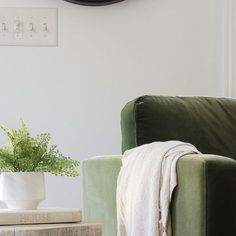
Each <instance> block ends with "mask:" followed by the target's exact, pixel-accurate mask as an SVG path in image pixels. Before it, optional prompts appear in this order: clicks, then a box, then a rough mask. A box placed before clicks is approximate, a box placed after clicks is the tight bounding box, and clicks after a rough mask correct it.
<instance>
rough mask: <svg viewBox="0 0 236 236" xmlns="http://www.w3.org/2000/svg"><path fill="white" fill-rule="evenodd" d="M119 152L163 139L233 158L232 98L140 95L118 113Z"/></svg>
mask: <svg viewBox="0 0 236 236" xmlns="http://www.w3.org/2000/svg"><path fill="white" fill-rule="evenodd" d="M121 130H122V151H123V152H124V151H125V150H127V149H131V148H133V147H136V146H139V145H142V144H146V143H150V142H154V141H167V140H180V141H183V142H189V143H192V144H193V145H195V146H196V147H197V148H198V150H199V151H201V152H202V153H207V154H217V155H222V156H227V157H231V158H233V159H236V99H228V98H212V97H168V96H142V97H139V98H137V99H135V100H133V101H131V102H129V103H127V104H126V106H125V107H124V109H123V110H122V112H121Z"/></svg>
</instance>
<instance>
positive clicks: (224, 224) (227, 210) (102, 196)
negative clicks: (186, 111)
mask: <svg viewBox="0 0 236 236" xmlns="http://www.w3.org/2000/svg"><path fill="white" fill-rule="evenodd" d="M120 167H121V156H110V157H108V156H107V157H96V158H92V159H89V160H86V161H84V162H83V196H84V219H85V220H87V221H96V222H100V223H102V224H103V235H104V236H116V234H117V232H116V230H117V222H116V182H117V177H118V174H119V170H120ZM177 176H178V186H177V187H176V189H175V191H174V195H173V198H172V204H171V215H172V228H173V234H172V235H173V236H222V235H225V236H233V235H236V161H234V160H232V159H229V158H226V157H221V156H215V155H202V154H200V155H199V154H192V155H186V156H183V157H182V158H180V160H179V161H178V163H177Z"/></svg>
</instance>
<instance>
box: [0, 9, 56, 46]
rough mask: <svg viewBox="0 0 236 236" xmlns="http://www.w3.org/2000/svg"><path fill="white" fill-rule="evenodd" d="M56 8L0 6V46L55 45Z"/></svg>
mask: <svg viewBox="0 0 236 236" xmlns="http://www.w3.org/2000/svg"><path fill="white" fill-rule="evenodd" d="M57 45H58V10H57V9H56V8H0V46H57Z"/></svg>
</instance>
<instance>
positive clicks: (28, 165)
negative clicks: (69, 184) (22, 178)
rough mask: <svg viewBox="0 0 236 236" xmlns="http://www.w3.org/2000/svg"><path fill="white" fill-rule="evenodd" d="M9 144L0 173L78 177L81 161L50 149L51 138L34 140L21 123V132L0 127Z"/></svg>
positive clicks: (3, 152) (2, 150)
mask: <svg viewBox="0 0 236 236" xmlns="http://www.w3.org/2000/svg"><path fill="white" fill-rule="evenodd" d="M0 128H1V129H2V130H3V131H4V132H5V133H6V134H7V136H8V139H9V141H10V142H9V143H8V144H7V145H5V146H3V147H2V148H0V172H48V173H51V174H53V175H64V176H71V177H75V176H78V175H79V170H78V167H79V165H80V162H79V161H76V160H73V159H71V158H70V157H66V156H64V155H62V154H61V153H60V152H59V151H58V149H57V146H56V145H51V146H50V140H51V135H50V134H49V133H42V134H38V135H36V137H32V136H31V135H30V133H29V130H28V127H27V126H26V124H25V123H24V122H23V121H21V123H20V127H19V128H18V129H9V128H8V127H6V126H5V125H2V124H0Z"/></svg>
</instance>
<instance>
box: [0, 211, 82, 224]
mask: <svg viewBox="0 0 236 236" xmlns="http://www.w3.org/2000/svg"><path fill="white" fill-rule="evenodd" d="M81 221H82V212H81V210H79V209H65V208H45V209H43V208H42V209H38V210H14V211H13V210H7V209H1V210H0V225H1V226H3V225H29V224H51V223H74V222H81Z"/></svg>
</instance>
